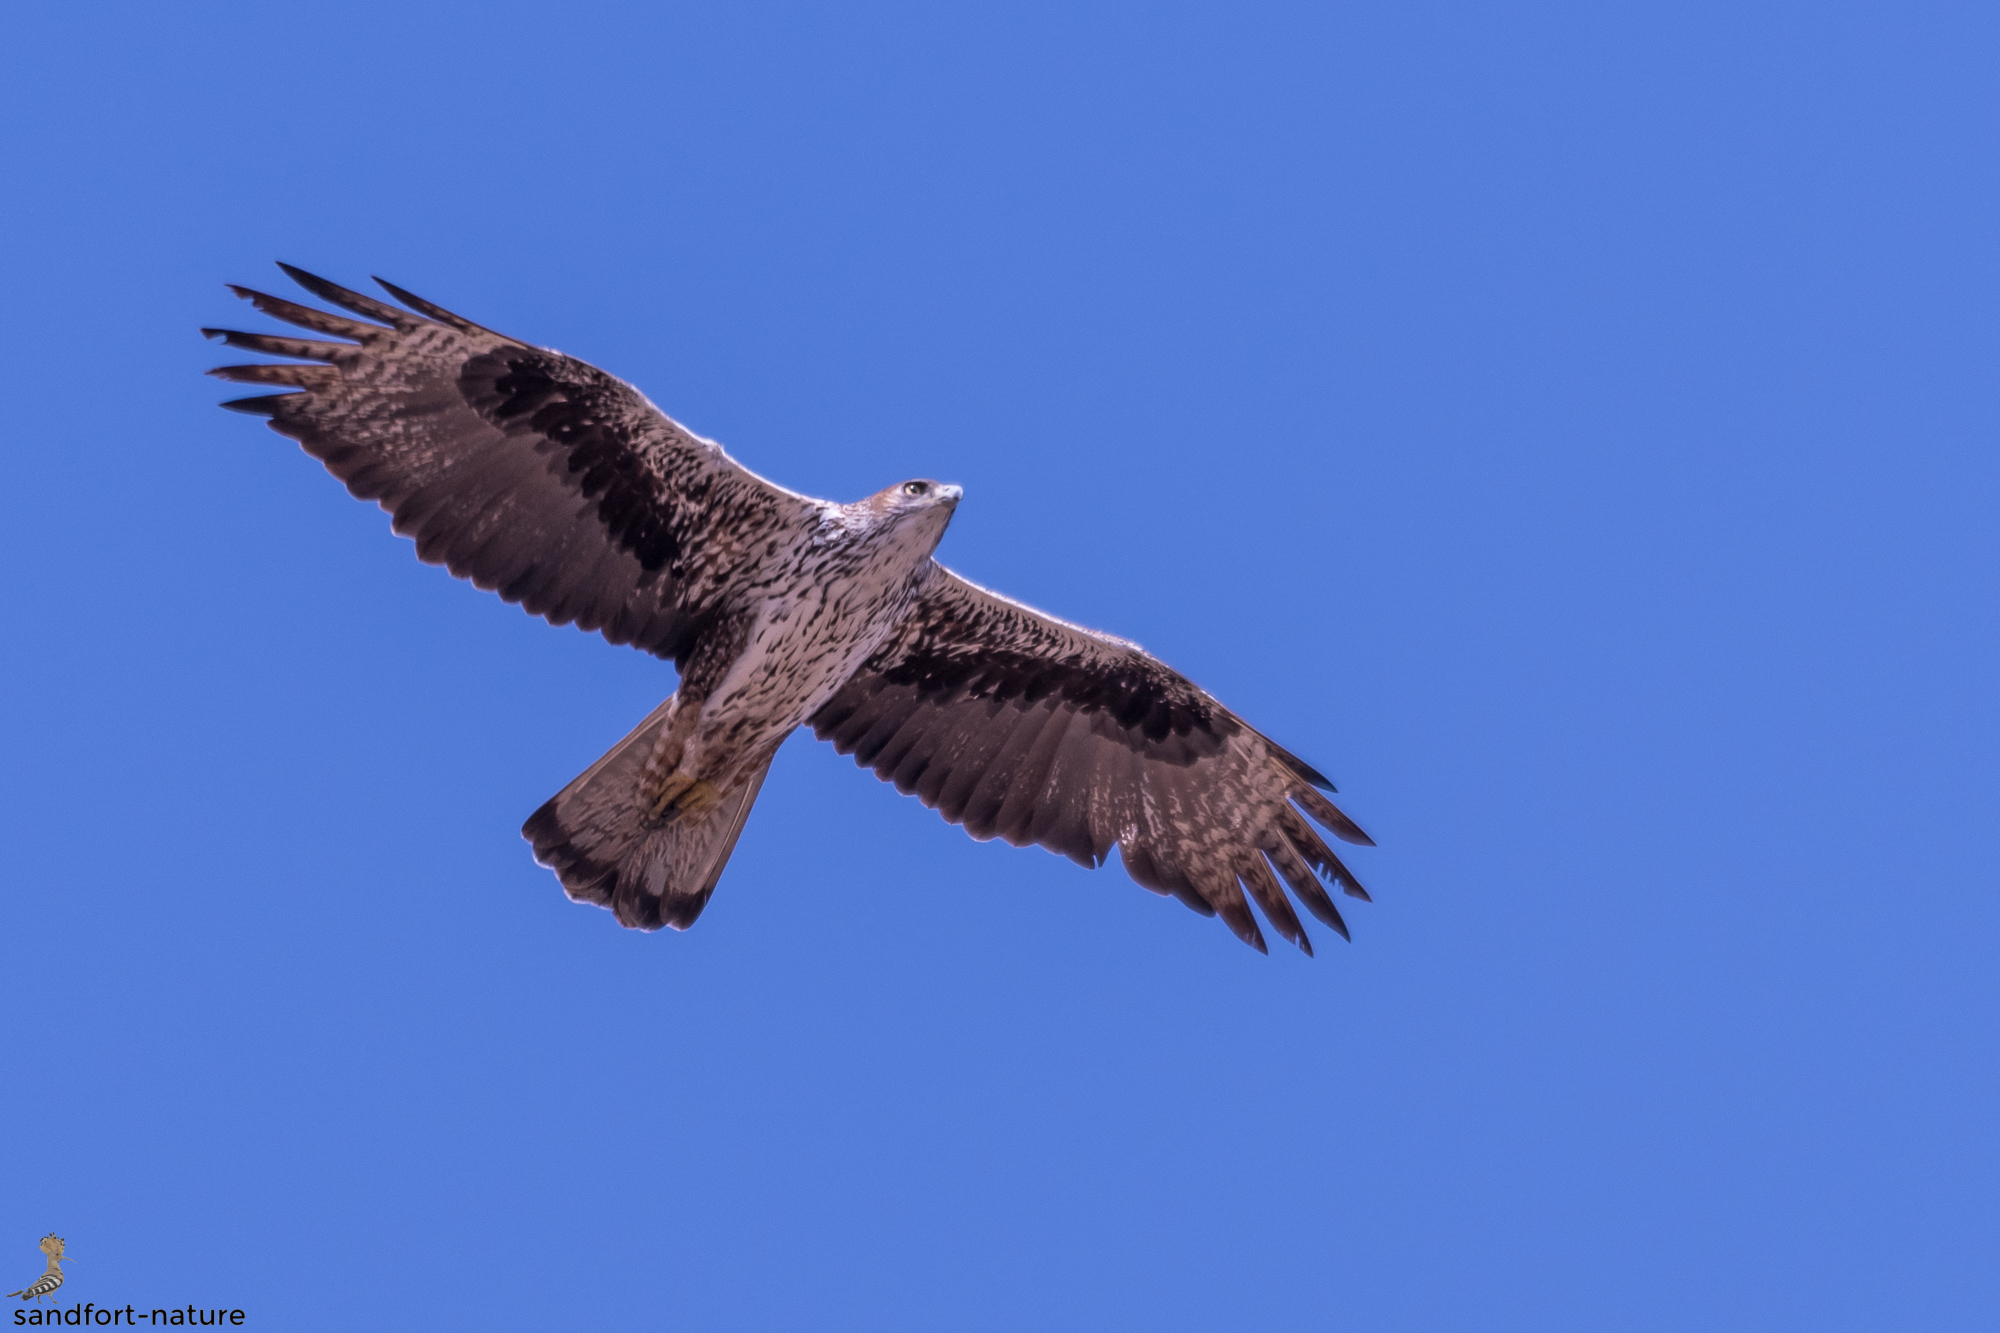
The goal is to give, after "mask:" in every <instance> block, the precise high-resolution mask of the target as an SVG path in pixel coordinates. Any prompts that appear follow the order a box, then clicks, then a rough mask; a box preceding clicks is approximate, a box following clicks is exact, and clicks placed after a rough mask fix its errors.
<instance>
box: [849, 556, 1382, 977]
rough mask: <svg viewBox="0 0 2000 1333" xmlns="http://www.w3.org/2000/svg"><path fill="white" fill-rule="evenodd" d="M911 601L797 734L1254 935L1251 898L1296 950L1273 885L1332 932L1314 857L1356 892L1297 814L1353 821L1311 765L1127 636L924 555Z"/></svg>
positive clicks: (1344, 834)
mask: <svg viewBox="0 0 2000 1333" xmlns="http://www.w3.org/2000/svg"><path fill="white" fill-rule="evenodd" d="M923 578H924V583H923V584H922V586H921V588H920V589H919V591H918V594H917V597H916V600H915V602H914V604H913V605H912V607H911V610H910V613H909V615H908V616H907V617H906V618H905V620H904V622H903V625H902V626H901V628H900V629H899V630H898V632H897V634H896V636H895V637H894V638H892V639H891V640H890V641H889V642H888V643H886V644H884V645H883V646H882V648H881V649H880V650H878V651H877V652H876V653H875V654H874V656H873V657H871V658H870V659H869V660H868V661H867V662H866V663H865V664H863V666H862V668H861V670H859V671H858V672H856V673H855V675H854V677H853V678H852V679H851V680H849V681H848V682H847V683H846V684H845V685H844V686H842V687H841V689H840V690H839V692H838V693H836V694H835V695H834V697H833V698H832V699H830V700H829V701H828V702H827V703H826V705H825V706H824V707H822V708H821V709H820V710H819V711H818V712H817V713H816V714H814V715H813V717H812V719H811V724H812V728H813V731H814V732H815V733H816V734H817V735H818V736H819V737H820V738H821V739H822V740H829V741H832V742H833V744H834V748H836V749H838V750H839V751H840V752H841V753H842V754H852V755H853V756H854V757H855V759H856V761H857V762H859V763H860V764H861V765H862V766H863V767H867V768H872V769H874V770H875V773H876V775H877V776H878V777H881V778H883V779H885V780H887V781H890V782H894V783H895V784H896V787H897V789H898V790H899V791H903V792H906V793H910V794H914V795H915V796H916V797H917V798H918V799H919V800H921V801H923V803H924V804H925V805H928V806H931V807H932V808H934V809H936V810H937V811H938V812H939V813H940V814H942V815H943V816H944V817H945V818H946V819H948V820H950V821H951V822H952V823H954V824H963V825H964V826H965V829H966V831H967V832H968V833H970V834H972V836H973V837H975V838H979V839H982V840H983V839H986V838H993V837H1000V838H1005V839H1006V840H1007V841H1008V842H1011V843H1013V844H1014V845H1016V846H1022V845H1024V844H1027V843H1036V844H1039V845H1041V846H1043V847H1047V848H1048V849H1050V850H1051V851H1055V852H1060V853H1061V854H1063V855H1064V856H1067V857H1069V858H1070V859H1072V860H1074V861H1077V862H1080V863H1081V864H1083V865H1087V866H1097V865H1102V864H1103V863H1104V860H1105V858H1106V857H1107V856H1109V855H1110V851H1111V848H1112V847H1114V846H1116V847H1117V848H1118V849H1119V857H1120V859H1121V860H1122V861H1123V862H1124V863H1125V869H1126V872H1127V873H1128V874H1130V875H1131V876H1132V878H1133V879H1134V880H1136V881H1138V882H1139V883H1140V884H1142V885H1144V886H1145V887H1146V888H1148V889H1151V890H1153V891H1154V892H1156V893H1169V894H1172V895H1173V896H1175V897H1176V898H1179V899H1180V900H1181V901H1182V902H1184V903H1186V904H1187V905H1188V906H1190V907H1192V908H1194V909H1195V910H1196V911H1198V912H1201V913H1202V914H1204V915H1207V916H1220V917H1221V918H1222V919H1223V921H1224V922H1225V923H1226V924H1227V925H1228V926H1229V928H1230V929H1231V930H1232V931H1234V932H1235V933H1236V935H1237V937H1238V938H1240V939H1242V940H1243V941H1244V942H1245V943H1247V944H1250V945H1252V946H1253V947H1255V948H1258V949H1262V948H1263V947H1264V937H1263V934H1262V932H1261V931H1260V930H1259V929H1258V926H1257V921H1256V918H1255V917H1254V916H1253V915H1252V914H1251V912H1250V907H1249V904H1250V902H1252V901H1254V902H1255V903H1256V904H1257V905H1258V907H1259V908H1261V909H1262V910H1263V913H1264V916H1265V919H1266V920H1267V921H1269V922H1270V924H1271V925H1272V927H1273V928H1274V929H1276V930H1277V931H1278V933H1279V934H1280V935H1282V936H1284V937H1285V938H1286V939H1288V940H1291V941H1292V942H1293V943H1294V944H1297V945H1298V946H1299V947H1300V948H1301V949H1304V950H1305V951H1306V952H1308V953H1310V952H1312V944H1311V941H1310V940H1309V939H1308V938H1307V936H1306V932H1305V930H1304V928H1303V927H1302V926H1301V925H1300V924H1299V919H1298V914H1297V913H1296V912H1295V911H1294V910H1293V909H1292V906H1291V903H1290V900H1289V899H1287V898H1286V897H1285V893H1284V889H1283V887H1282V885H1290V886H1291V888H1292V891H1293V892H1294V893H1295V894H1297V895H1298V897H1299V899H1300V901H1302V902H1303V903H1304V904H1305V905H1306V907H1307V908H1308V910H1310V911H1311V912H1312V913H1313V915H1315V916H1317V917H1319V919H1320V920H1322V921H1324V922H1326V923H1327V924H1328V925H1330V926H1332V927H1333V928H1334V929H1335V930H1337V931H1339V932H1340V933H1341V934H1342V935H1343V936H1344V935H1346V933H1347V926H1346V923H1345V922H1343V921H1342V920H1341V918H1340V914H1339V912H1337V911H1336V910H1334V907H1333V900H1332V899H1331V898H1329V897H1328V896H1327V893H1326V890H1325V888H1324V887H1322V885H1321V883H1320V881H1319V879H1318V878H1317V877H1316V876H1315V874H1314V872H1315V871H1318V872H1319V874H1320V875H1324V876H1325V877H1326V878H1327V879H1328V880H1329V881H1331V882H1335V883H1338V884H1340V885H1341V886H1342V887H1343V888H1345V889H1346V890H1347V891H1348V892H1349V893H1352V894H1355V895H1356V896H1365V895H1364V894H1362V892H1361V886H1360V884H1359V883H1357V882H1356V881H1355V879H1354V877H1353V875H1352V874H1351V873H1349V871H1348V869H1347V867H1346V866H1344V865H1342V864H1341V863H1340V861H1339V859H1338V858H1336V857H1335V856H1334V855H1333V853H1332V852H1331V851H1330V850H1328V848H1327V846H1326V843H1325V842H1324V841H1323V840H1322V839H1321V838H1320V836H1319V835H1318V834H1317V833H1315V832H1314V831H1313V828H1312V826H1311V825H1310V824H1308V823H1307V822H1306V820H1305V818H1304V815H1302V814H1301V813H1300V812H1301V811H1304V813H1305V814H1308V815H1311V816H1312V817H1313V819H1315V820H1318V821H1319V822H1320V823H1321V824H1322V825H1324V826H1325V827H1327V828H1328V829H1331V830H1332V831H1333V832H1334V834H1335V835H1336V836H1338V837H1341V838H1344V839H1346V840H1347V841H1350V842H1360V843H1367V842H1368V841H1369V839H1368V835H1367V834H1365V833H1363V832H1362V831H1361V830H1360V828H1359V827H1357V826H1356V825H1355V824H1354V822H1353V821H1352V820H1350V819H1348V817H1347V816H1346V815H1344V814H1342V813H1341V812H1340V811H1339V810H1338V809H1337V808H1336V807H1335V806H1334V805H1333V803H1332V802H1331V801H1329V800H1327V799H1326V797H1325V796H1323V795H1321V794H1320V793H1319V792H1318V791H1317V790H1315V787H1316V786H1326V785H1328V784H1327V783H1326V779H1324V778H1322V777H1321V776H1320V775H1319V774H1318V773H1317V772H1315V771H1314V770H1313V769H1311V768H1309V767H1307V766H1306V765H1305V764H1303V763H1301V762H1300V761H1299V760H1297V759H1295V758H1293V757H1292V756H1291V755H1289V754H1287V753H1286V752H1285V751H1284V750H1282V749H1279V748H1278V747H1277V746H1276V745H1273V744H1272V743H1271V742H1270V741H1268V740H1266V739H1264V737H1262V736H1260V735H1259V734H1258V733H1257V732H1256V731H1254V730H1253V729H1251V728H1250V727H1249V726H1247V725H1245V724H1244V722H1243V721H1242V720H1241V719H1239V718H1238V717H1237V716H1236V715H1235V714H1234V713H1231V712H1230V711H1229V710H1228V709H1226V708H1224V707H1223V706H1222V705H1221V704H1219V703H1217V702H1216V701H1215V700H1214V699H1212V698H1210V697H1209V696H1208V695H1207V694H1206V693H1204V692H1203V691H1202V690H1200V689H1199V688H1197V687H1196V686H1195V685H1194V684H1193V683H1192V682H1191V681H1189V680H1188V679H1187V678H1186V677H1185V676H1182V675H1180V674H1179V673H1178V672H1176V671H1174V670H1172V669H1171V668H1169V667H1168V666H1166V665H1165V664H1164V663H1162V662H1160V661H1159V660H1158V659H1156V658H1154V657H1152V656H1150V655H1148V654H1147V653H1146V652H1144V651H1143V650H1142V649H1140V648H1139V647H1138V645H1136V644H1131V643H1126V642H1125V641H1124V640H1122V639H1114V638H1111V637H1110V636H1108V635H1103V634H1097V633H1093V632H1092V631H1090V630H1087V629H1083V628H1080V627H1078V626H1076V625H1070V624H1066V623H1065V622H1063V621H1060V620H1057V619H1055V618H1054V617H1052V616H1046V615H1043V614H1042V613H1041V612H1039V611H1036V610H1034V609H1033V608H1032V607H1027V606H1023V605H1021V604H1020V603H1019V602H1014V601H1010V600H1008V599H1007V598H1005V597H1001V596H999V595H998V594H996V593H991V592H988V591H986V590H985V589H984V588H980V587H977V586H975V585H973V584H971V583H968V582H966V581H965V580H964V579H962V578H960V577H959V576H958V575H956V574H954V573H952V572H951V571H950V570H948V569H945V568H943V567H942V566H940V565H937V564H935V563H933V564H932V565H931V566H930V567H929V569H928V570H927V571H926V572H925V574H924V576H923Z"/></svg>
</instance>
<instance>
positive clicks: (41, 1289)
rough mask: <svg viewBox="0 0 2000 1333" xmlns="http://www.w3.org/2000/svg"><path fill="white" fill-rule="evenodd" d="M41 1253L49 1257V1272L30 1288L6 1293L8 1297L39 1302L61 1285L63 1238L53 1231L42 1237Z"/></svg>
mask: <svg viewBox="0 0 2000 1333" xmlns="http://www.w3.org/2000/svg"><path fill="white" fill-rule="evenodd" d="M42 1253H43V1254H46V1255H47V1256H49V1271H48V1272H46V1273H44V1274H42V1275H41V1277H39V1278H37V1279H36V1280H35V1282H34V1284H33V1285H32V1286H27V1287H23V1288H21V1290H19V1291H10V1292H8V1293H7V1294H8V1295H9V1296H19V1297H20V1298H21V1299H22V1300H24V1301H39V1300H41V1299H42V1297H44V1296H47V1295H48V1294H49V1293H51V1292H53V1291H54V1290H55V1289H56V1288H57V1287H60V1286H61V1285H62V1284H63V1271H62V1264H63V1238H62V1237H61V1236H58V1235H57V1234H56V1233H55V1232H53V1231H51V1232H50V1233H49V1234H48V1235H46V1236H44V1237H42Z"/></svg>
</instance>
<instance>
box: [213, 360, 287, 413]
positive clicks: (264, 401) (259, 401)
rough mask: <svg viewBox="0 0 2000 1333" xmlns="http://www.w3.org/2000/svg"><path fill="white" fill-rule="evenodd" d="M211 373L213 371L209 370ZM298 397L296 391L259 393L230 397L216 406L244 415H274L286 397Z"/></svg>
mask: <svg viewBox="0 0 2000 1333" xmlns="http://www.w3.org/2000/svg"><path fill="white" fill-rule="evenodd" d="M208 373H209V374H211V375H213V374H214V373H215V372H214V371H212V370H211V371H209V372H208ZM297 397H300V395H299V394H296V393H260V394H258V395H256V396H255V397H253V398H231V399H230V400H229V401H228V402H225V403H217V404H216V406H217V407H221V408H226V409H227V410H229V411H231V412H241V413H243V414H244V415H245V416H252V417H275V416H276V415H278V412H279V410H280V409H281V408H282V407H283V405H284V401H285V399H287V398H297Z"/></svg>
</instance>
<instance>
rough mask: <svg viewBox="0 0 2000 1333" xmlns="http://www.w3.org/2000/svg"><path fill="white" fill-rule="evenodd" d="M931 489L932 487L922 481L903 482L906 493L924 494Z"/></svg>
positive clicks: (904, 492)
mask: <svg viewBox="0 0 2000 1333" xmlns="http://www.w3.org/2000/svg"><path fill="white" fill-rule="evenodd" d="M929 489H930V487H928V486H926V485H924V483H922V482H921V481H906V482H904V483H903V494H905V495H922V494H923V493H924V492H925V491H927V490H929Z"/></svg>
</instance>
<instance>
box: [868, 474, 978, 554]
mask: <svg viewBox="0 0 2000 1333" xmlns="http://www.w3.org/2000/svg"><path fill="white" fill-rule="evenodd" d="M964 494H965V490H964V488H962V487H959V486H950V485H947V484H945V483H944V482H941V481H932V480H930V479H929V478H927V477H919V478H917V479H915V480H913V481H904V482H898V483H897V484H896V485H894V486H891V487H889V488H888V489H886V490H881V491H877V492H876V493H875V494H873V495H871V496H869V497H868V498H867V499H866V500H863V501H862V502H861V503H860V505H859V506H857V507H858V508H860V509H862V510H863V511H865V513H866V514H867V520H868V526H869V527H870V528H873V529H876V530H877V531H881V530H885V529H886V530H889V531H893V532H895V533H897V534H898V536H897V538H896V539H895V540H896V541H897V542H898V544H901V543H902V542H905V541H907V540H909V539H910V538H912V537H914V538H916V539H917V540H918V541H919V542H920V543H921V544H922V545H923V546H924V550H925V554H929V552H930V550H931V549H932V548H934V547H935V546H936V545H937V544H938V540H939V538H941V537H943V536H944V530H945V528H946V526H947V525H948V524H950V522H951V516H952V513H953V511H955V510H956V509H957V508H958V502H959V499H960V497H962V496H963V495H964Z"/></svg>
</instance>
